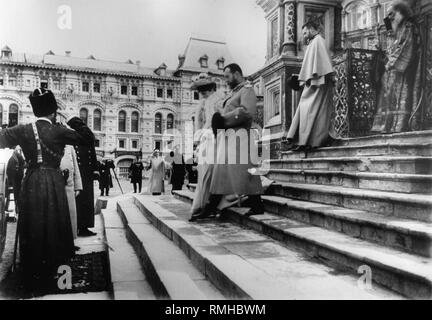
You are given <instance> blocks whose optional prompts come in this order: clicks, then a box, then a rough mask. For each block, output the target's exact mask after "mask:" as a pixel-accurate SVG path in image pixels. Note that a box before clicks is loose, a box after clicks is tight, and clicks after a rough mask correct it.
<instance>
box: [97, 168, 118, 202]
mask: <svg viewBox="0 0 432 320" xmlns="http://www.w3.org/2000/svg"><path fill="white" fill-rule="evenodd" d="M114 168H115V166H114V162H113V161H112V160H105V161H104V162H103V163H102V164H101V165H100V166H99V174H100V176H99V189H100V191H101V196H103V195H104V194H105V195H106V196H107V197H108V196H109V190H110V188H112V187H113V181H112V176H111V169H114Z"/></svg>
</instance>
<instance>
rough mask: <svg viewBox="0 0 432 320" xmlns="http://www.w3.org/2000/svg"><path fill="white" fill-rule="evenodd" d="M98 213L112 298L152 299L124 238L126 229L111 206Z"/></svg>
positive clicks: (147, 285)
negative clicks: (105, 250)
mask: <svg viewBox="0 0 432 320" xmlns="http://www.w3.org/2000/svg"><path fill="white" fill-rule="evenodd" d="M101 215H102V218H103V224H104V228H105V236H106V246H107V248H108V258H109V267H110V274H111V283H112V295H113V297H114V299H115V300H155V299H156V296H155V294H154V293H153V290H152V289H151V286H150V284H149V283H148V281H147V279H146V277H145V275H144V272H143V270H142V268H141V264H140V262H139V260H138V258H137V256H136V254H135V251H134V249H133V247H132V246H131V245H130V244H129V242H128V240H127V239H126V230H125V229H124V226H123V223H122V222H121V220H120V218H119V216H118V214H117V211H116V209H115V207H114V208H111V209H102V210H101ZM125 261H127V263H126V264H125V263H124V262H125Z"/></svg>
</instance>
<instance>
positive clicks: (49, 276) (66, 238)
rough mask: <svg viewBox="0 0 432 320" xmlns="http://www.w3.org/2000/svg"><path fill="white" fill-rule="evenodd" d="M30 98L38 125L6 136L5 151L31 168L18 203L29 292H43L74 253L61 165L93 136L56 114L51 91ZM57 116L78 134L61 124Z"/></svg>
mask: <svg viewBox="0 0 432 320" xmlns="http://www.w3.org/2000/svg"><path fill="white" fill-rule="evenodd" d="M29 98H30V103H31V105H32V108H33V112H34V114H35V116H36V117H37V120H36V122H34V123H31V124H26V125H17V126H14V127H13V128H8V129H4V130H2V131H1V132H0V148H14V147H15V146H17V145H20V146H21V148H22V150H23V153H24V156H25V158H26V160H27V163H28V169H27V171H26V173H25V177H24V179H23V181H22V189H21V190H22V193H21V197H20V201H19V203H20V212H19V220H18V235H19V243H20V245H19V248H20V267H21V268H22V272H23V280H24V285H25V286H26V287H27V288H28V290H30V291H32V292H34V291H37V292H41V291H42V292H44V291H45V290H47V289H50V288H53V286H54V285H56V281H55V280H54V275H55V274H56V273H57V270H58V267H59V266H60V265H64V264H68V262H69V259H70V258H72V257H73V256H74V253H75V249H74V239H73V234H72V226H71V220H70V216H69V208H68V203H67V198H66V192H65V179H64V177H63V175H62V172H61V171H60V161H61V159H62V157H63V152H64V148H65V145H67V144H76V145H88V144H89V143H91V139H90V138H91V136H92V133H91V131H90V129H89V128H88V127H87V126H86V125H85V124H84V123H83V121H82V120H81V119H80V118H78V117H72V118H71V117H68V115H67V113H66V112H64V111H61V110H57V102H56V100H55V97H54V95H53V93H52V92H51V91H49V90H46V89H43V88H41V89H36V90H35V91H34V92H33V93H32V94H31V95H30V97H29ZM57 114H59V115H63V116H64V117H65V118H67V119H68V121H67V124H68V125H69V126H70V127H71V128H72V129H74V130H71V129H68V128H66V127H65V126H61V125H58V124H56V118H57Z"/></svg>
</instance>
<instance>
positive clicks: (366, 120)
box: [332, 49, 378, 137]
mask: <svg viewBox="0 0 432 320" xmlns="http://www.w3.org/2000/svg"><path fill="white" fill-rule="evenodd" d="M377 57H378V51H375V50H365V49H347V50H345V51H344V52H343V53H341V54H338V55H336V56H335V57H334V58H333V64H334V70H335V76H336V86H335V92H334V111H333V117H332V119H333V126H334V128H335V131H336V133H337V134H338V135H339V136H340V137H354V136H365V135H368V134H369V132H370V129H371V128H372V125H373V119H374V116H375V111H376V105H377V90H376V86H375V85H374V72H375V66H376V59H377Z"/></svg>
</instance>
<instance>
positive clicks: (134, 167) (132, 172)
mask: <svg viewBox="0 0 432 320" xmlns="http://www.w3.org/2000/svg"><path fill="white" fill-rule="evenodd" d="M143 170H144V164H143V163H142V162H141V159H140V158H137V159H136V161H135V162H134V163H132V164H131V165H130V167H129V179H130V180H131V183H132V184H133V188H134V193H137V187H138V190H139V193H141V189H142V179H143V177H142V173H143Z"/></svg>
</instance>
